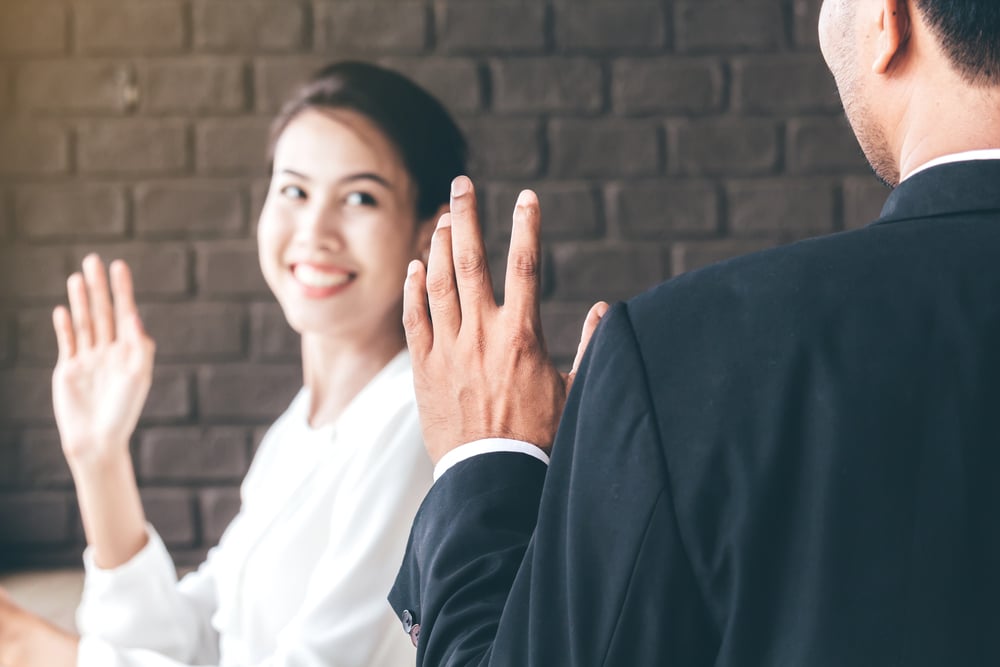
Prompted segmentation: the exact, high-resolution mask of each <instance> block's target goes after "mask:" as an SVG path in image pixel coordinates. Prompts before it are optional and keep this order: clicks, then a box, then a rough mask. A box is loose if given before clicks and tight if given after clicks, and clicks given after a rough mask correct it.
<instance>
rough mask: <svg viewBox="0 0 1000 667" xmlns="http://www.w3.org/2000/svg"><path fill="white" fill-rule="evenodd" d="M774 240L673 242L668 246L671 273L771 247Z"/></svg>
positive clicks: (689, 269) (698, 267)
mask: <svg viewBox="0 0 1000 667" xmlns="http://www.w3.org/2000/svg"><path fill="white" fill-rule="evenodd" d="M774 245H775V243H774V242H768V241H733V240H725V241H692V242H684V243H675V244H674V245H673V246H672V247H671V248H670V269H671V273H672V274H673V275H675V276H679V275H680V274H682V273H687V272H688V271H694V270H695V269H700V268H702V267H704V266H708V265H710V264H715V263H716V262H721V261H723V260H726V259H729V258H731V257H739V256H741V255H749V254H750V253H752V252H757V251H758V250H764V249H766V248H771V247H773V246H774Z"/></svg>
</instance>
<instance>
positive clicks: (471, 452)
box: [434, 438, 549, 481]
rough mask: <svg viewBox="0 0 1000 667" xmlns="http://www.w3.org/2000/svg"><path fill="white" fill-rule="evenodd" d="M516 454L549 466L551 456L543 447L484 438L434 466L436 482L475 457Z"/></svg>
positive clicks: (454, 450) (516, 441)
mask: <svg viewBox="0 0 1000 667" xmlns="http://www.w3.org/2000/svg"><path fill="white" fill-rule="evenodd" d="M500 452H505V453H516V454H526V455H528V456H532V457H534V458H536V459H538V460H539V461H541V462H543V463H545V464H546V465H548V463H549V456H548V454H546V453H545V450H543V449H542V448H541V447H538V446H537V445H533V444H531V443H529V442H524V441H521V440H512V439H510V438H483V439H482V440H474V441H472V442H468V443H466V444H464V445H460V446H458V447H456V448H455V449H453V450H451V451H450V452H448V453H447V454H445V455H444V456H442V457H441V459H440V460H438V462H437V463H436V464H435V465H434V481H437V480H438V479H440V478H441V476H442V475H444V474H445V473H446V472H447V471H448V470H450V469H451V468H453V467H454V466H456V465H458V464H459V463H461V462H462V461H465V460H467V459H471V458H472V457H474V456H481V455H483V454H494V453H500Z"/></svg>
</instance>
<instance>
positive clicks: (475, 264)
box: [455, 253, 486, 276]
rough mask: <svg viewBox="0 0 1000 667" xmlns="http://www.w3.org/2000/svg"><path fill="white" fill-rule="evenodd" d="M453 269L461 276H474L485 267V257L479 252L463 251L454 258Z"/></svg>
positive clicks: (480, 272)
mask: <svg viewBox="0 0 1000 667" xmlns="http://www.w3.org/2000/svg"><path fill="white" fill-rule="evenodd" d="M455 269H456V270H457V271H458V272H459V273H460V274H462V275H463V276H476V275H479V274H482V273H483V272H484V271H485V269H486V258H485V257H483V256H482V255H480V254H479V253H463V254H461V255H459V256H458V257H457V258H456V259H455Z"/></svg>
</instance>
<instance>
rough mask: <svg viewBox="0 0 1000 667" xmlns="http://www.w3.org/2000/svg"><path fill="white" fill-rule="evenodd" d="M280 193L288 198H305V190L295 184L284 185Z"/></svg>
mask: <svg viewBox="0 0 1000 667" xmlns="http://www.w3.org/2000/svg"><path fill="white" fill-rule="evenodd" d="M281 194H282V195H284V196H285V197H287V198H289V199H305V198H306V191H305V190H303V189H302V188H300V187H299V186H297V185H286V186H285V187H283V188H281Z"/></svg>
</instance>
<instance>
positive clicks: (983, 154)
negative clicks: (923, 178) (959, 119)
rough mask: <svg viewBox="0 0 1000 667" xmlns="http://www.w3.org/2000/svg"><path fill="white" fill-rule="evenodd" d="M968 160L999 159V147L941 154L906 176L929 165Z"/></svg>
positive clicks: (928, 167) (917, 172)
mask: <svg viewBox="0 0 1000 667" xmlns="http://www.w3.org/2000/svg"><path fill="white" fill-rule="evenodd" d="M969 160H1000V148H985V149H982V150H976V151H965V152H964V153H952V154H951V155H942V156H941V157H938V158H934V159H933V160H931V161H930V162H927V163H925V164H922V165H920V166H919V167H917V168H916V169H914V170H913V171H911V172H910V173H909V174H907V176H906V178H910V177H911V176H913V175H914V174H919V173H920V172H922V171H925V170H927V169H930V168H931V167H938V166H940V165H942V164H950V163H952V162H967V161H969ZM906 178H904V179H903V180H904V181H905V180H906Z"/></svg>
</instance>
